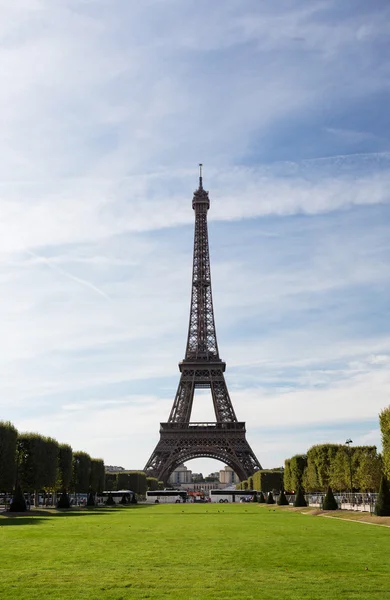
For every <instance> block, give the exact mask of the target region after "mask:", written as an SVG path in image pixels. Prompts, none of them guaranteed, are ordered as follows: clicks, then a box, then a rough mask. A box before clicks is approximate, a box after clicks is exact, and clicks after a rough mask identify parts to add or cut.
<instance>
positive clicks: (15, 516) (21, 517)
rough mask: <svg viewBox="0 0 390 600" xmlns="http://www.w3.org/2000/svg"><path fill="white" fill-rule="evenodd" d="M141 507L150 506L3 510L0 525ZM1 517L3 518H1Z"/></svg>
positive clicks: (146, 505) (27, 523)
mask: <svg viewBox="0 0 390 600" xmlns="http://www.w3.org/2000/svg"><path fill="white" fill-rule="evenodd" d="M142 508H150V505H148V504H135V505H133V506H115V507H111V506H110V507H108V506H107V507H103V506H100V507H96V508H93V507H82V508H78V507H77V508H68V509H67V508H62V509H61V508H59V509H56V508H44V509H41V510H40V509H37V510H35V509H31V510H30V511H27V512H22V513H13V512H9V511H4V512H1V513H0V527H4V526H6V525H37V524H38V523H40V522H44V521H47V520H48V519H52V518H58V517H68V518H73V517H85V516H88V517H90V516H92V515H93V516H100V515H106V514H109V513H119V512H122V511H129V510H139V509H142ZM2 517H3V518H2Z"/></svg>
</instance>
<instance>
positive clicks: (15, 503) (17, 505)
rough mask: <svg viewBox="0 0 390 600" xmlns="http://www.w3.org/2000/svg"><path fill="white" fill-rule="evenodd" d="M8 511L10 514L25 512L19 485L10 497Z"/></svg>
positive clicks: (24, 503)
mask: <svg viewBox="0 0 390 600" xmlns="http://www.w3.org/2000/svg"><path fill="white" fill-rule="evenodd" d="M9 509H10V512H25V511H26V510H27V506H26V501H25V499H24V496H23V492H22V490H21V487H20V485H19V484H18V485H17V486H16V488H15V492H14V495H13V497H12V502H11V506H10V507H9Z"/></svg>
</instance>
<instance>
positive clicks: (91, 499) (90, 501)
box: [87, 492, 96, 506]
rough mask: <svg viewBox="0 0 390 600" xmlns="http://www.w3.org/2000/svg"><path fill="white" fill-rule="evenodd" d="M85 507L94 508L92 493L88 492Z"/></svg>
mask: <svg viewBox="0 0 390 600" xmlns="http://www.w3.org/2000/svg"><path fill="white" fill-rule="evenodd" d="M87 506H96V505H95V496H94V495H93V492H89V494H88V500H87Z"/></svg>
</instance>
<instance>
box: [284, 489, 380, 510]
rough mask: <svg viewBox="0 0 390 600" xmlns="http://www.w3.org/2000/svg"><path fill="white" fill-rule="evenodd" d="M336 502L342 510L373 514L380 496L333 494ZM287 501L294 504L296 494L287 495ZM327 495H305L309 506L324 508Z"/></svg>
mask: <svg viewBox="0 0 390 600" xmlns="http://www.w3.org/2000/svg"><path fill="white" fill-rule="evenodd" d="M333 495H334V497H335V500H336V502H337V504H338V507H339V508H340V509H341V510H355V511H361V512H369V513H373V512H374V509H375V504H376V499H377V496H378V494H376V493H363V492H356V493H352V494H351V493H350V492H349V493H337V492H333ZM277 497H278V494H276V495H275V499H277ZM286 497H287V500H288V501H289V503H290V504H294V501H295V494H286ZM324 498H325V494H324V493H320V492H318V493H312V494H305V500H306V502H307V504H308V506H312V507H317V508H322V505H323V503H324Z"/></svg>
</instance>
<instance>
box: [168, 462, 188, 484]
mask: <svg viewBox="0 0 390 600" xmlns="http://www.w3.org/2000/svg"><path fill="white" fill-rule="evenodd" d="M191 481H192V471H190V469H187V467H185V466H184V465H179V466H178V467H177V469H175V470H174V471H173V472H172V473H171V475H170V476H169V479H168V482H169V483H170V484H172V485H185V484H187V483H191Z"/></svg>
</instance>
